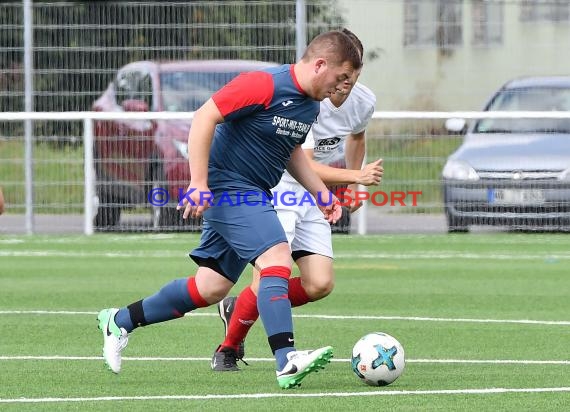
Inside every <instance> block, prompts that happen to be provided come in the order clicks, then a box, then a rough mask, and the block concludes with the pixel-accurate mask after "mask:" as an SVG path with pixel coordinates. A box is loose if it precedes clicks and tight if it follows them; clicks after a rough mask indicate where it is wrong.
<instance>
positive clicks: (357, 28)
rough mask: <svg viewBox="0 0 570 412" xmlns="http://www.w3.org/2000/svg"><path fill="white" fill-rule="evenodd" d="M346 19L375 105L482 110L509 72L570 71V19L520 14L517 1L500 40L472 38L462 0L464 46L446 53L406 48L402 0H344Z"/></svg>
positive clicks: (467, 5)
mask: <svg viewBox="0 0 570 412" xmlns="http://www.w3.org/2000/svg"><path fill="white" fill-rule="evenodd" d="M339 4H340V5H341V7H342V9H343V10H344V11H345V12H346V13H345V14H344V15H345V18H346V19H347V22H348V24H347V27H348V28H349V29H351V30H352V31H353V32H354V33H355V34H356V35H358V36H359V37H360V39H361V40H362V42H363V44H364V48H365V51H371V50H374V49H376V48H379V49H382V50H383V51H382V53H381V54H380V57H379V58H378V59H376V60H374V61H366V60H365V66H364V69H363V72H362V75H361V78H360V80H361V81H362V82H363V83H364V84H366V85H367V86H369V87H370V88H372V90H373V91H374V92H375V93H376V95H377V97H378V104H377V109H378V110H402V109H417V110H478V109H480V108H481V107H482V105H483V103H484V102H485V101H486V100H487V98H488V97H489V96H490V95H491V94H492V92H493V91H494V90H496V89H497V88H498V87H500V86H501V85H502V84H503V83H504V82H506V81H507V80H509V79H511V78H514V77H519V76H523V75H551V74H559V75H570V22H564V23H556V24H555V23H552V22H541V23H524V22H520V20H519V16H520V4H519V3H518V2H505V3H504V13H503V16H504V21H503V30H504V31H503V33H504V34H503V44H502V45H500V46H494V47H492V48H480V47H474V46H471V37H472V28H471V11H472V5H471V1H469V0H466V1H464V3H463V46H461V47H459V48H458V49H456V50H454V51H453V53H452V54H451V56H445V57H442V56H440V55H439V53H438V51H437V50H436V49H435V48H431V47H430V48H425V49H404V47H403V34H404V33H403V30H404V1H403V0H339Z"/></svg>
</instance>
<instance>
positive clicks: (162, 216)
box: [152, 205, 182, 229]
mask: <svg viewBox="0 0 570 412" xmlns="http://www.w3.org/2000/svg"><path fill="white" fill-rule="evenodd" d="M180 225H182V212H179V211H178V210H176V208H174V207H170V206H168V205H166V206H162V207H157V206H155V207H153V208H152V226H153V227H154V228H155V229H158V228H164V227H170V226H180Z"/></svg>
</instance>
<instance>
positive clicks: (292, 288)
mask: <svg viewBox="0 0 570 412" xmlns="http://www.w3.org/2000/svg"><path fill="white" fill-rule="evenodd" d="M289 300H290V301H291V306H292V307H295V306H303V305H304V304H305V303H308V302H310V301H311V299H310V298H309V296H308V295H307V292H306V291H305V289H304V288H303V285H301V278H300V277H296V278H290V279H289Z"/></svg>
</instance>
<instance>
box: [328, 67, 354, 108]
mask: <svg viewBox="0 0 570 412" xmlns="http://www.w3.org/2000/svg"><path fill="white" fill-rule="evenodd" d="M358 76H360V69H359V70H355V71H354V73H353V74H352V76H351V77H350V78H349V79H346V80H345V81H344V82H343V83H342V88H340V89H338V90H337V91H336V93H335V94H333V95H331V96H330V97H329V99H330V101H331V102H332V104H333V105H335V106H336V107H340V105H341V104H343V103H344V101H345V100H346V99H347V98H348V95H349V94H350V92H351V91H352V88H353V87H354V84H355V83H356V82H357V81H358Z"/></svg>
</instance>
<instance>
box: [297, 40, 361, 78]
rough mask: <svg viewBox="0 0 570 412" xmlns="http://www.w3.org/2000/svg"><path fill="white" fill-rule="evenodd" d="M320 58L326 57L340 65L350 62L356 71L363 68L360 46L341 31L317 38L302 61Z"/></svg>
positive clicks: (309, 46)
mask: <svg viewBox="0 0 570 412" xmlns="http://www.w3.org/2000/svg"><path fill="white" fill-rule="evenodd" d="M318 57H325V58H327V59H328V60H330V61H331V62H333V63H336V64H338V65H341V64H342V63H344V62H349V63H350V64H351V65H352V68H353V69H354V70H358V69H360V68H361V67H362V57H361V54H360V50H358V46H357V45H356V44H355V42H354V41H353V40H352V39H351V37H350V36H348V35H347V34H345V33H343V32H342V31H340V30H332V31H328V32H325V33H321V34H319V35H318V36H317V37H315V38H314V39H313V40H312V41H311V42H310V43H309V45H308V46H307V49H306V50H305V53H304V54H303V58H302V60H304V61H307V60H310V59H313V58H318Z"/></svg>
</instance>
